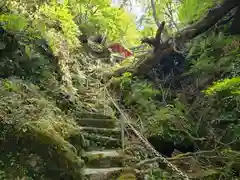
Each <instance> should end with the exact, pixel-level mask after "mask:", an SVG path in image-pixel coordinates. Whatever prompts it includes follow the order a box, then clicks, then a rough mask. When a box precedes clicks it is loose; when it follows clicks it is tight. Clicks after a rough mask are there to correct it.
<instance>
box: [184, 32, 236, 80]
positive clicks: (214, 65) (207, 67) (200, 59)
mask: <svg viewBox="0 0 240 180" xmlns="http://www.w3.org/2000/svg"><path fill="white" fill-rule="evenodd" d="M239 58H240V56H239V38H236V37H235V36H225V35H223V33H219V34H218V35H215V34H214V33H211V34H210V35H208V36H207V37H199V38H198V39H196V40H195V41H194V43H193V45H192V47H191V49H190V52H189V54H188V59H189V65H190V66H191V68H190V70H189V71H188V72H187V73H185V74H186V75H195V76H199V77H202V78H203V77H211V76H214V75H215V74H219V73H222V72H224V73H232V72H233V71H236V69H238V67H239V60H240V59H239ZM235 75H237V74H236V73H235Z"/></svg>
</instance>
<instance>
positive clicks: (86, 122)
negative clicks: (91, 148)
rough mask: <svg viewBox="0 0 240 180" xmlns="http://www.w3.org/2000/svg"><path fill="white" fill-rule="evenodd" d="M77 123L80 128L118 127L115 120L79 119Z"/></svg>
mask: <svg viewBox="0 0 240 180" xmlns="http://www.w3.org/2000/svg"><path fill="white" fill-rule="evenodd" d="M76 121H77V123H78V124H79V125H80V126H87V127H97V128H115V127H116V125H117V121H116V120H113V119H93V118H78V119H76Z"/></svg>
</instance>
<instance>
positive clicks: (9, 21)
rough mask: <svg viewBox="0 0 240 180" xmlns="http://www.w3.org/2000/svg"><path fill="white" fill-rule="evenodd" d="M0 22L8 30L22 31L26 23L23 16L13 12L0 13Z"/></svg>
mask: <svg viewBox="0 0 240 180" xmlns="http://www.w3.org/2000/svg"><path fill="white" fill-rule="evenodd" d="M0 22H1V23H2V24H3V27H4V28H5V29H7V30H10V31H22V30H24V29H25V28H26V26H27V24H28V23H27V20H26V19H25V18H24V17H22V16H20V15H15V14H2V15H0Z"/></svg>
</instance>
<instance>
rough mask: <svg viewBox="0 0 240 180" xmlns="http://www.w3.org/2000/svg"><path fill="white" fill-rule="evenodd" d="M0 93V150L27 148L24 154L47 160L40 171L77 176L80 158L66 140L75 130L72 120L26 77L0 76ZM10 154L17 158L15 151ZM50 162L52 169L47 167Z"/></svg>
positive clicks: (78, 174) (76, 129) (77, 129)
mask: <svg viewBox="0 0 240 180" xmlns="http://www.w3.org/2000/svg"><path fill="white" fill-rule="evenodd" d="M0 94H1V95H0V114H1V122H0V129H1V132H0V137H1V141H0V143H1V144H2V146H1V147H3V149H2V151H1V152H5V153H7V152H16V147H17V150H18V151H19V152H22V153H21V155H23V149H27V152H26V154H31V153H34V154H36V155H38V156H39V157H41V158H42V159H44V163H46V164H47V165H46V167H45V168H46V169H45V170H44V171H42V172H41V173H42V174H41V173H40V174H41V175H44V174H48V175H49V174H53V173H50V172H55V173H54V174H55V175H56V176H57V177H58V178H60V177H61V176H62V175H61V173H63V174H67V176H68V177H72V178H74V179H79V178H80V177H81V168H82V166H83V161H82V160H81V158H80V157H79V156H77V152H76V149H75V148H74V147H73V146H72V145H71V144H70V143H69V142H67V141H66V139H68V137H69V136H71V134H74V133H76V131H79V128H77V125H76V124H75V123H74V121H73V120H72V119H71V118H69V117H67V116H66V115H64V114H63V113H62V112H61V111H60V110H59V109H58V108H57V107H56V106H55V104H54V103H53V102H51V101H50V100H48V99H46V98H45V96H44V94H43V93H40V91H39V88H38V87H37V86H35V85H33V84H31V83H27V82H26V81H25V82H24V81H22V80H19V79H5V80H1V81H0ZM68 118H69V119H68ZM3 154H4V153H3ZM13 157H14V158H15V159H18V158H17V155H16V153H15V155H14V156H13ZM11 158H12V156H11ZM19 162H20V161H19ZM50 166H54V167H55V169H54V170H51V169H49V167H50ZM22 167H23V168H24V167H25V165H23V166H22ZM30 170H31V168H30ZM30 170H28V171H30ZM18 172H19V174H20V175H23V174H24V173H21V172H20V171H18ZM51 176H52V175H51ZM55 178H56V177H55Z"/></svg>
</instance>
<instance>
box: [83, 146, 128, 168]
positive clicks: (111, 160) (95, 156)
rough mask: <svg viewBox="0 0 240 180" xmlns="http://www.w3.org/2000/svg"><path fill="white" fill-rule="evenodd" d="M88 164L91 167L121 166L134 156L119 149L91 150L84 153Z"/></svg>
mask: <svg viewBox="0 0 240 180" xmlns="http://www.w3.org/2000/svg"><path fill="white" fill-rule="evenodd" d="M83 159H84V160H85V163H86V166H87V167H91V168H110V167H121V166H124V165H125V162H126V161H127V160H129V159H132V157H130V156H127V155H126V154H124V153H123V152H122V151H118V150H103V151H90V152H86V153H85V154H84V157H83Z"/></svg>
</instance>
